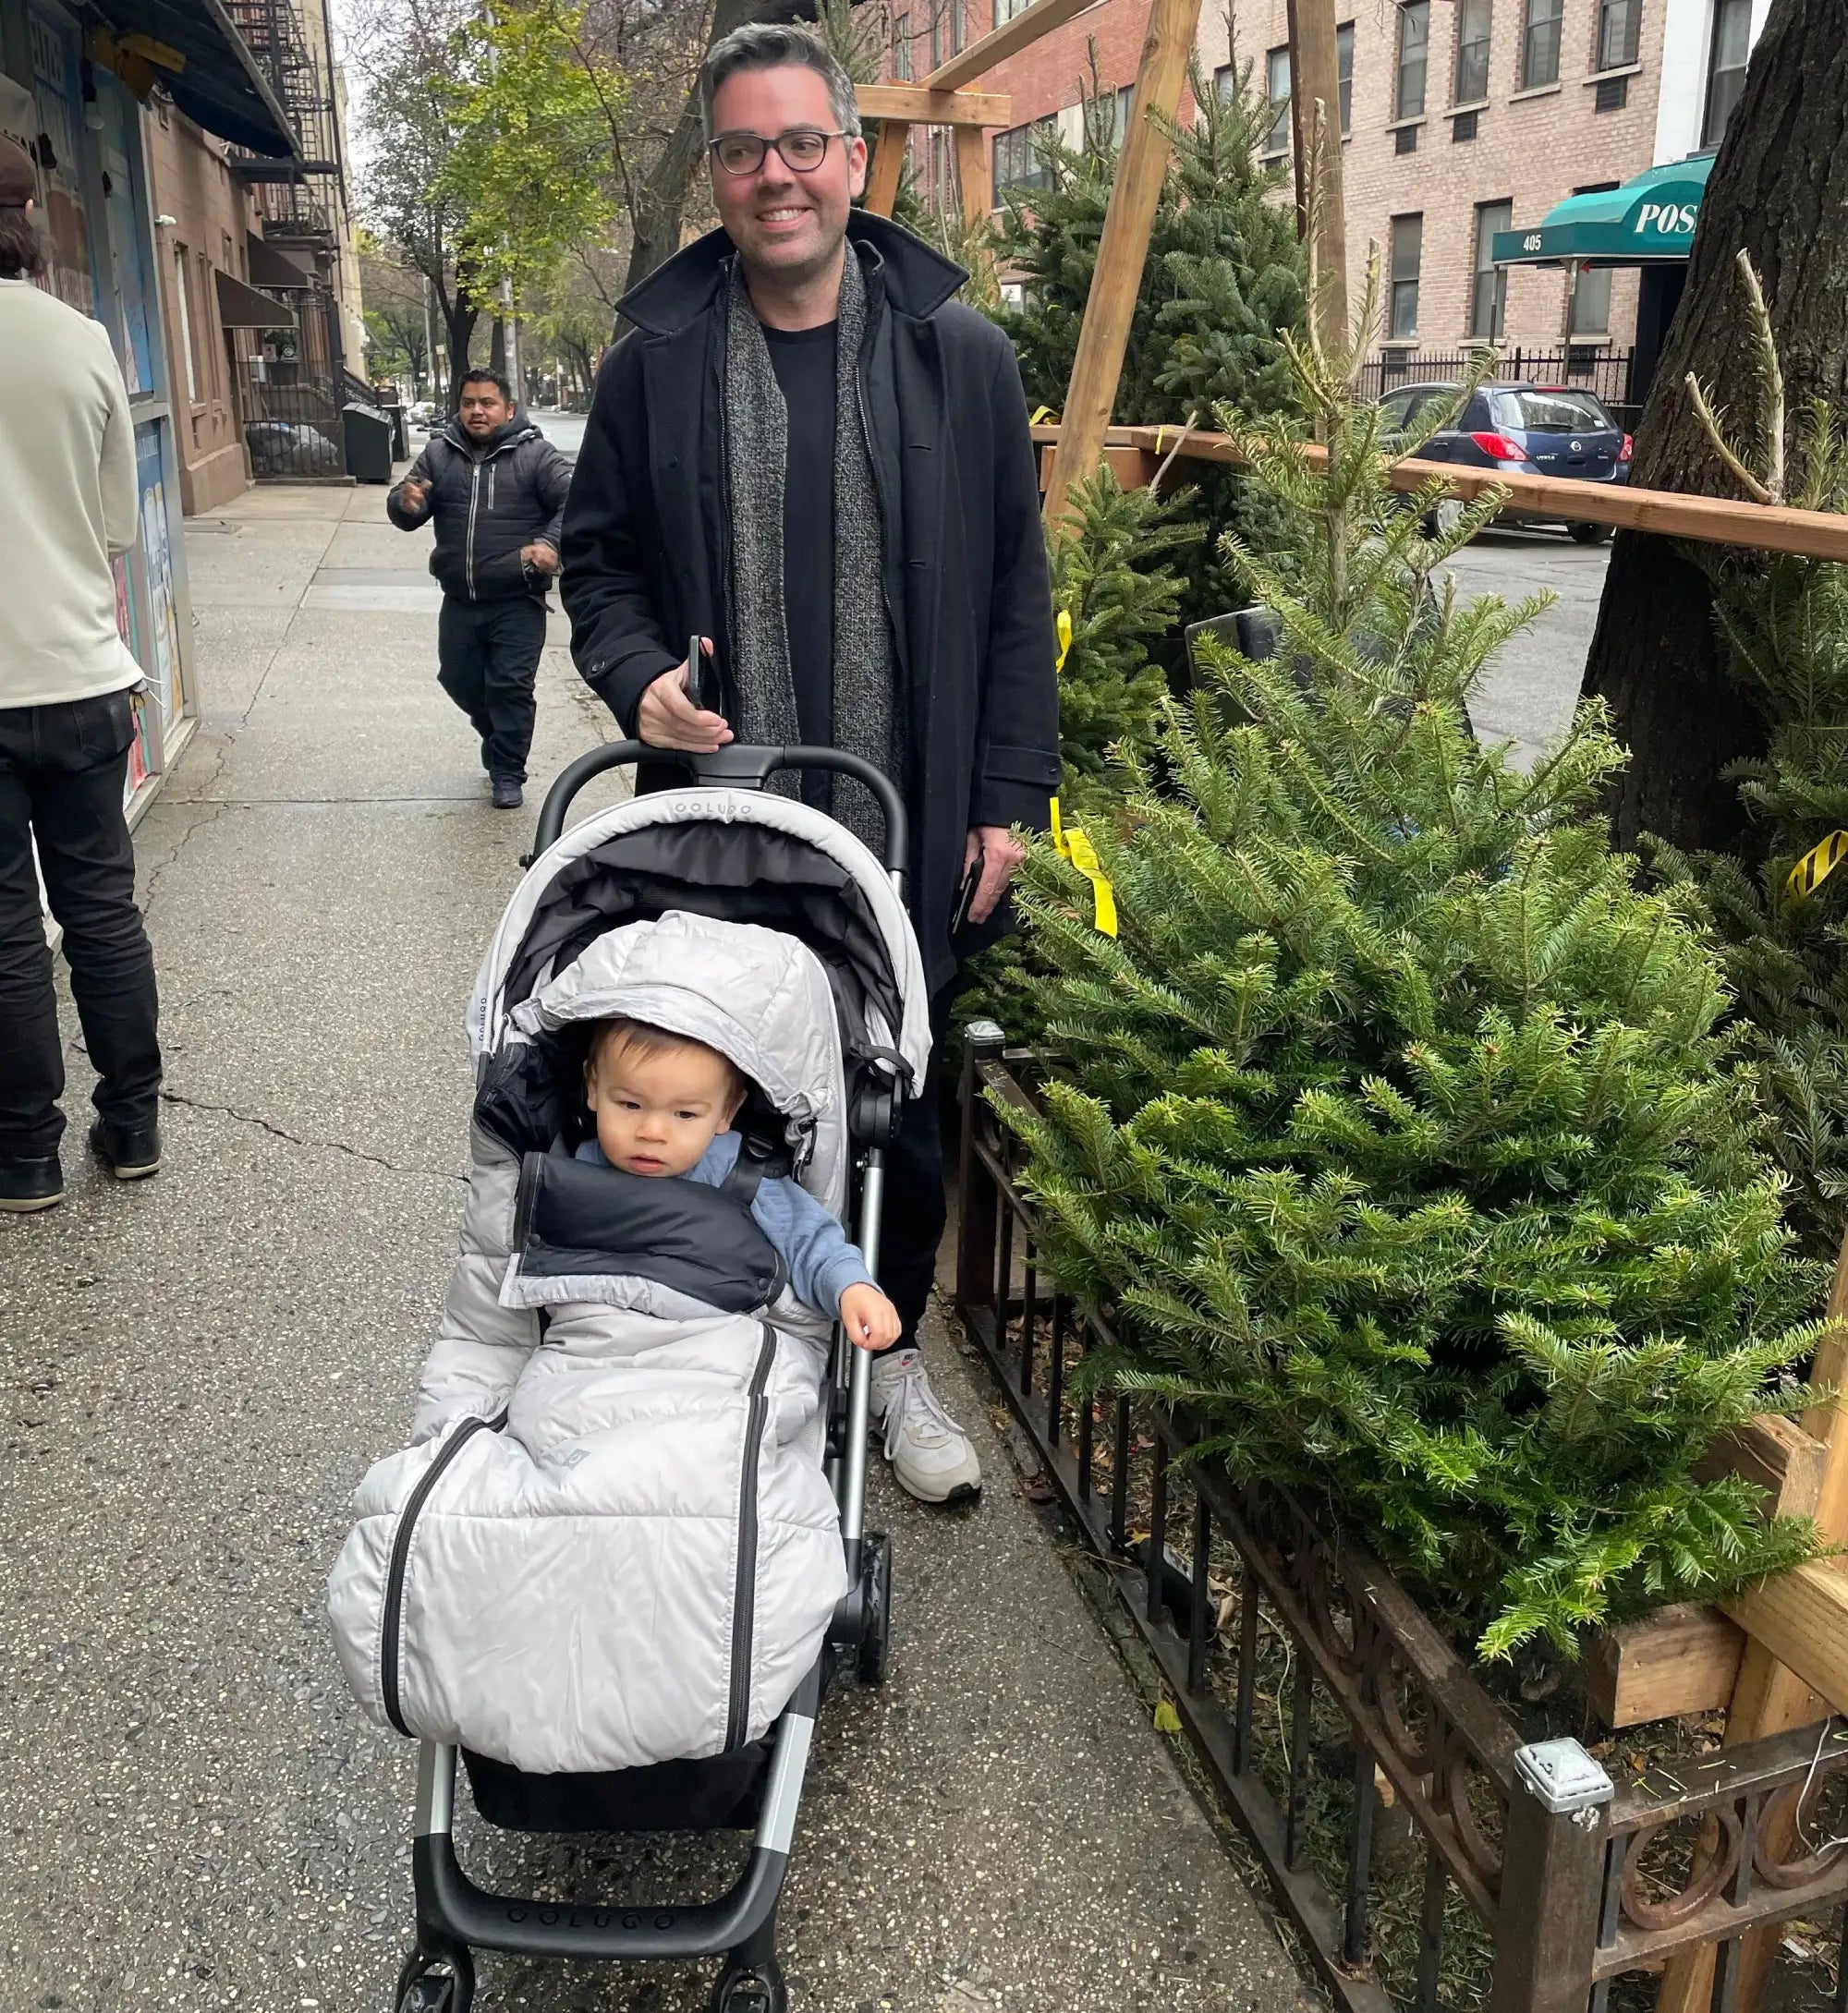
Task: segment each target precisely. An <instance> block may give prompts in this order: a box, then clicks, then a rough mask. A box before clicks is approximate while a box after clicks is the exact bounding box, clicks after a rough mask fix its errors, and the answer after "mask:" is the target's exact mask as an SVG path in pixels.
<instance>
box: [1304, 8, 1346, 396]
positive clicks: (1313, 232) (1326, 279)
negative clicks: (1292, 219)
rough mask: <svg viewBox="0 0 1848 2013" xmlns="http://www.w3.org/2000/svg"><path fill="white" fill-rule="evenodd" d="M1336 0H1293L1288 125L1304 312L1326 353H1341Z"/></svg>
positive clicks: (1342, 241)
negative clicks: (1308, 258) (1309, 292)
mask: <svg viewBox="0 0 1848 2013" xmlns="http://www.w3.org/2000/svg"><path fill="white" fill-rule="evenodd" d="M1334 16H1335V0H1290V127H1291V130H1292V132H1293V133H1294V135H1295V142H1296V235H1297V236H1299V237H1301V238H1302V240H1303V242H1304V243H1305V244H1308V243H1309V242H1310V240H1311V238H1312V237H1313V240H1314V251H1315V270H1316V297H1315V298H1314V299H1313V300H1312V301H1310V303H1309V311H1310V313H1311V314H1313V315H1314V316H1315V318H1316V333H1317V334H1318V335H1319V337H1320V338H1321V344H1322V347H1323V348H1324V349H1325V350H1326V351H1327V352H1328V353H1329V354H1330V355H1331V356H1337V357H1344V356H1345V355H1346V354H1347V346H1348V342H1349V340H1350V336H1351V333H1352V332H1351V331H1350V330H1349V328H1348V325H1347V223H1346V212H1345V209H1344V207H1343V197H1342V155H1341V51H1340V47H1339V44H1338V42H1337V40H1336V35H1335V18H1334Z"/></svg>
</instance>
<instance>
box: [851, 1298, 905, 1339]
mask: <svg viewBox="0 0 1848 2013" xmlns="http://www.w3.org/2000/svg"><path fill="white" fill-rule="evenodd" d="M841 1326H842V1327H843V1328H845V1329H846V1331H847V1340H849V1341H850V1342H852V1343H853V1345H854V1346H855V1348H857V1349H889V1348H890V1347H891V1346H892V1344H893V1343H894V1342H895V1341H896V1340H898V1330H899V1319H898V1309H897V1308H896V1307H894V1305H893V1304H892V1303H891V1301H889V1300H888V1299H887V1298H886V1297H885V1295H884V1294H883V1293H882V1292H881V1291H880V1290H879V1288H878V1287H877V1286H850V1287H848V1288H847V1290H846V1291H845V1293H843V1294H842V1295H841Z"/></svg>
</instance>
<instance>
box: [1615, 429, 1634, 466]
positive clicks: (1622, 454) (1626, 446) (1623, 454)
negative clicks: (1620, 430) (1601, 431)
mask: <svg viewBox="0 0 1848 2013" xmlns="http://www.w3.org/2000/svg"><path fill="white" fill-rule="evenodd" d="M1635 444H1636V443H1635V442H1634V441H1633V440H1632V439H1631V438H1630V436H1629V435H1628V434H1627V433H1626V434H1625V435H1624V436H1623V446H1622V447H1620V448H1619V449H1618V450H1617V459H1618V460H1619V461H1628V460H1629V458H1630V455H1631V451H1632V450H1633V449H1634V448H1635Z"/></svg>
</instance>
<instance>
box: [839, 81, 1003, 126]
mask: <svg viewBox="0 0 1848 2013" xmlns="http://www.w3.org/2000/svg"><path fill="white" fill-rule="evenodd" d="M854 99H855V102H856V103H857V104H858V106H859V113H860V117H861V118H862V119H868V120H878V121H880V122H881V123H883V122H884V121H885V120H887V119H898V120H901V121H902V122H903V123H904V124H906V125H907V126H1012V125H1013V124H1014V101H1013V99H1011V98H1008V97H1005V96H1003V94H1002V93H1001V92H999V91H932V90H930V88H929V87H928V86H927V85H923V84H861V85H858V86H857V88H856V90H855V91H854Z"/></svg>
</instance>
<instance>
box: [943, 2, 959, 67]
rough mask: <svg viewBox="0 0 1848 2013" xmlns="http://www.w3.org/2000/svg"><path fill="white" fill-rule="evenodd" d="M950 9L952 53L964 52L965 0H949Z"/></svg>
mask: <svg viewBox="0 0 1848 2013" xmlns="http://www.w3.org/2000/svg"><path fill="white" fill-rule="evenodd" d="M947 4H948V6H949V9H950V54H951V55H953V56H959V55H962V53H963V0H947Z"/></svg>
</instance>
